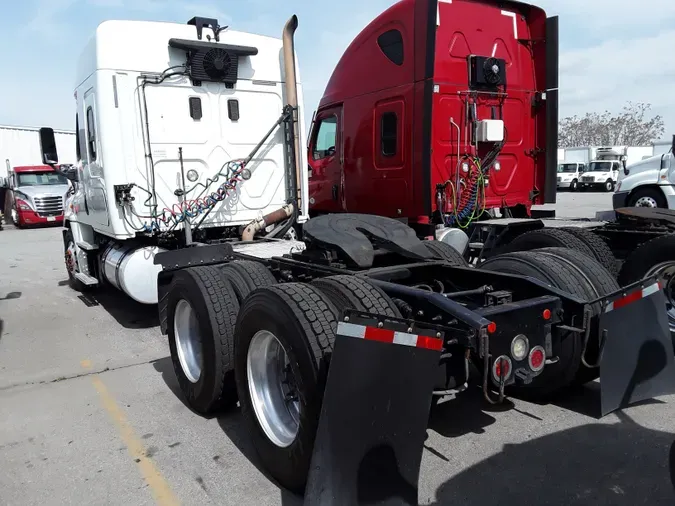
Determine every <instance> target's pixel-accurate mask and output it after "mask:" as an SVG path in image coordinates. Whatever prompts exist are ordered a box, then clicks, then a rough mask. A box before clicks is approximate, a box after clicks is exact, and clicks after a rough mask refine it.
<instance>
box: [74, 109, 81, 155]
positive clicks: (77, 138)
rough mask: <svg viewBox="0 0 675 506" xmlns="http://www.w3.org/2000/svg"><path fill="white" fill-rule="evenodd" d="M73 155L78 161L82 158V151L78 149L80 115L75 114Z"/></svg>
mask: <svg viewBox="0 0 675 506" xmlns="http://www.w3.org/2000/svg"><path fill="white" fill-rule="evenodd" d="M75 157H76V158H77V161H78V162H79V161H80V160H82V153H81V151H80V117H79V115H78V114H75Z"/></svg>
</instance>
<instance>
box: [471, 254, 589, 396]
mask: <svg viewBox="0 0 675 506" xmlns="http://www.w3.org/2000/svg"><path fill="white" fill-rule="evenodd" d="M480 269H483V270H489V271H494V272H503V273H506V274H516V275H520V276H529V277H532V278H535V279H538V280H540V281H543V282H544V283H547V284H550V285H552V286H554V287H556V288H558V289H560V290H563V291H565V292H567V293H569V294H571V295H574V296H576V297H578V298H580V299H583V300H592V299H593V298H595V293H596V291H595V288H594V287H593V286H592V284H591V283H590V282H589V280H588V278H587V277H586V276H584V275H583V274H582V273H581V272H580V271H579V270H578V269H576V268H575V267H573V266H572V265H570V263H569V262H568V261H565V260H563V259H561V258H559V257H556V256H554V255H551V254H548V255H547V254H544V253H541V252H538V251H521V252H516V253H505V254H503V255H499V256H496V257H493V258H490V259H489V260H487V261H485V262H484V263H483V264H481V266H480ZM554 332H555V334H554V338H553V355H554V356H557V357H558V359H559V360H558V362H557V363H555V364H549V365H547V366H546V367H545V368H544V371H543V372H542V373H541V374H540V375H539V376H537V377H536V378H535V379H534V380H533V381H532V383H531V384H529V385H519V386H517V387H515V388H514V389H513V390H514V391H517V392H519V393H521V394H522V395H524V396H528V397H533V398H537V399H548V398H550V397H552V396H554V395H555V394H557V393H559V392H562V391H564V390H565V389H567V388H568V387H569V386H571V385H572V384H573V382H574V380H575V378H576V375H577V373H578V371H579V369H580V367H581V353H582V351H583V350H582V348H583V338H582V336H581V335H580V334H579V333H576V332H571V331H564V330H559V329H555V330H554Z"/></svg>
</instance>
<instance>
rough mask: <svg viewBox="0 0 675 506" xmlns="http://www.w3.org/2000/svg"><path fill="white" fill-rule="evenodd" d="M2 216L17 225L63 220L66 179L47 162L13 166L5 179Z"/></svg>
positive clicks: (66, 189)
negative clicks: (3, 214)
mask: <svg viewBox="0 0 675 506" xmlns="http://www.w3.org/2000/svg"><path fill="white" fill-rule="evenodd" d="M3 183H4V185H3V186H4V187H6V188H7V190H8V191H7V195H6V196H5V219H11V220H12V223H13V224H14V225H15V226H17V227H25V226H30V225H47V224H50V225H51V224H61V223H63V202H64V200H65V196H66V193H67V192H68V180H67V179H66V177H65V176H64V175H63V174H61V173H60V172H57V171H56V170H55V169H53V168H52V167H50V166H48V165H32V166H23V167H14V168H12V169H10V170H9V174H8V177H7V180H6V181H3Z"/></svg>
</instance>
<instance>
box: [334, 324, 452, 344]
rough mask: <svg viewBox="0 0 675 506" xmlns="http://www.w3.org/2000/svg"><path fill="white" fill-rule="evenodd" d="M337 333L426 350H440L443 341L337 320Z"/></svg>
mask: <svg viewBox="0 0 675 506" xmlns="http://www.w3.org/2000/svg"><path fill="white" fill-rule="evenodd" d="M337 330H338V331H337V333H338V335H341V336H346V337H356V338H357V339H365V340H366V341H379V342H381V343H389V344H400V345H402V346H411V347H413V348H425V349H427V350H435V351H440V350H441V348H443V341H442V340H441V339H438V338H436V337H427V336H418V335H415V334H408V333H407V332H396V331H394V330H387V329H380V328H377V327H367V326H365V325H357V324H355V323H347V322H339V323H338V329H337Z"/></svg>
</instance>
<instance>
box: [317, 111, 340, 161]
mask: <svg viewBox="0 0 675 506" xmlns="http://www.w3.org/2000/svg"><path fill="white" fill-rule="evenodd" d="M336 140H337V116H328V117H327V118H324V119H322V120H320V123H319V128H317V131H316V138H315V141H314V150H313V152H312V157H313V158H314V159H315V160H321V159H322V158H328V157H330V156H333V155H335V144H336Z"/></svg>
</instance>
